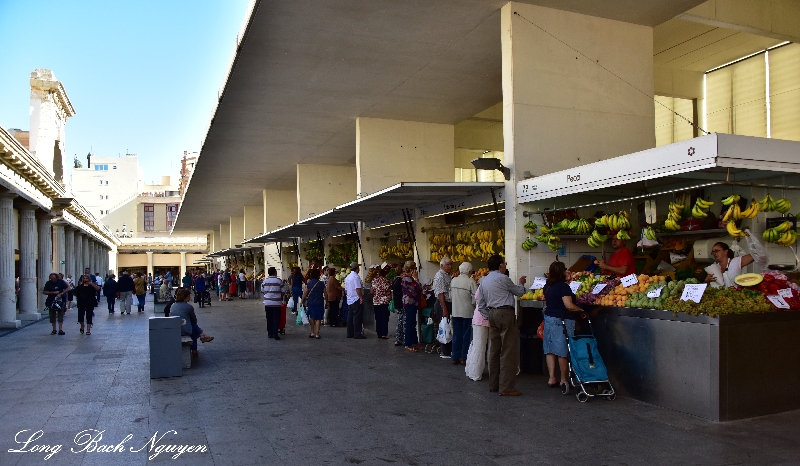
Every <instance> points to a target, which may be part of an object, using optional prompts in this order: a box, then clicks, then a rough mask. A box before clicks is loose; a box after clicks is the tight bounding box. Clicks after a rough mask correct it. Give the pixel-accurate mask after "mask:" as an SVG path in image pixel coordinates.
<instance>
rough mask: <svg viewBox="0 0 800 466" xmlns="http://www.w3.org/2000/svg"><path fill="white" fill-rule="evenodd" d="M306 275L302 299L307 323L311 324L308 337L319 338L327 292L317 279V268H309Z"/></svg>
mask: <svg viewBox="0 0 800 466" xmlns="http://www.w3.org/2000/svg"><path fill="white" fill-rule="evenodd" d="M308 276H309V279H308V283H306V292H305V294H303V299H302V302H303V304H304V305H305V307H306V313H308V323H309V324H311V333H310V334H309V335H308V337H309V338H316V339H317V340H319V329H320V328H321V327H322V321H323V320H324V319H325V303H327V302H328V297H327V294H328V293H327V292H326V291H325V284H324V283H322V280H320V279H319V269H311V271H310V272H309V273H308ZM301 283H302V282H301Z"/></svg>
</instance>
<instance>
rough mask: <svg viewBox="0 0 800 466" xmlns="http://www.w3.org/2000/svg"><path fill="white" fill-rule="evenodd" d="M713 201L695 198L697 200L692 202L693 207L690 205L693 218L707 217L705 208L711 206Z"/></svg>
mask: <svg viewBox="0 0 800 466" xmlns="http://www.w3.org/2000/svg"><path fill="white" fill-rule="evenodd" d="M713 205H714V203H713V202H711V201H705V200H703V199H700V198H699V197H698V198H697V201H696V202H695V203H694V207H692V217H694V218H706V217H708V213H706V210H708V209H709V207H711V206H713Z"/></svg>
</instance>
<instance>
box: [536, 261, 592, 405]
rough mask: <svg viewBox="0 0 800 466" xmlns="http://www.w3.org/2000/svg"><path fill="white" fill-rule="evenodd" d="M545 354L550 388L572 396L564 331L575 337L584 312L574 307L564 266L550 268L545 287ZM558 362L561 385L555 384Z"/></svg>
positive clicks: (558, 265) (556, 263)
mask: <svg viewBox="0 0 800 466" xmlns="http://www.w3.org/2000/svg"><path fill="white" fill-rule="evenodd" d="M544 299H545V304H546V307H545V311H544V353H545V355H546V358H547V371H548V372H549V374H550V379H549V380H548V381H547V385H548V386H549V387H551V388H553V387H558V386H559V385H560V386H561V393H563V394H565V395H566V394H568V393H569V365H568V363H567V357H568V356H569V349H568V348H567V339H566V337H565V336H564V327H563V325H562V324H561V320H562V319H563V320H564V323H565V324H566V326H567V332H568V333H569V335H570V336H572V335H574V334H575V319H576V318H577V317H578V316H579V315H580V314H578V313H579V312H583V309H581V308H580V307H578V306H576V305H575V293H573V292H572V290H571V289H570V288H569V285H568V284H567V268H566V266H565V265H564V263H563V262H553V263H552V264H550V273H549V275H548V277H547V284H546V285H545V287H544ZM556 358H557V359H558V366H559V368H560V369H561V381H560V382H559V381H557V380H556Z"/></svg>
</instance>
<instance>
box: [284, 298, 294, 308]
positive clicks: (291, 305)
mask: <svg viewBox="0 0 800 466" xmlns="http://www.w3.org/2000/svg"><path fill="white" fill-rule="evenodd" d="M286 309H289V310H290V311H291V310H292V309H294V299H290V300H289V302H288V303H286Z"/></svg>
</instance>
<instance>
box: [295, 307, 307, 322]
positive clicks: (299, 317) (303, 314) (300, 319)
mask: <svg viewBox="0 0 800 466" xmlns="http://www.w3.org/2000/svg"><path fill="white" fill-rule="evenodd" d="M294 322H295V323H296V324H297V325H304V324H307V323H308V317H306V312H305V309H303V306H300V310H299V311H297V319H296V320H295V321H294Z"/></svg>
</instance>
